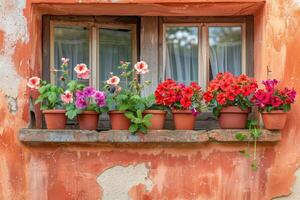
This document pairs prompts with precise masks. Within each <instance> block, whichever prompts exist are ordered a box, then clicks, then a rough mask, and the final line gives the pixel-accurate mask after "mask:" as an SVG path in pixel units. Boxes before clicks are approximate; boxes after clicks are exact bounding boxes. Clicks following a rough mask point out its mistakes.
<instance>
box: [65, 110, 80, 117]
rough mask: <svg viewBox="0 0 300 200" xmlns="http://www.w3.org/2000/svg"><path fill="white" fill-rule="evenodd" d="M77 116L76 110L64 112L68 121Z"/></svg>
mask: <svg viewBox="0 0 300 200" xmlns="http://www.w3.org/2000/svg"><path fill="white" fill-rule="evenodd" d="M77 114H78V112H77V110H68V111H67V112H66V115H67V117H68V118H69V119H74V117H76V116H77Z"/></svg>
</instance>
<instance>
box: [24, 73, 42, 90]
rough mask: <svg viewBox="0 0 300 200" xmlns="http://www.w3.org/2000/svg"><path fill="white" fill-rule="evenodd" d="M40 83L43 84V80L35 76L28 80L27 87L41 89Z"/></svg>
mask: <svg viewBox="0 0 300 200" xmlns="http://www.w3.org/2000/svg"><path fill="white" fill-rule="evenodd" d="M40 83H41V79H40V78H39V77H37V76H33V77H31V78H30V79H29V80H28V82H27V86H28V87H30V88H32V89H39V88H40Z"/></svg>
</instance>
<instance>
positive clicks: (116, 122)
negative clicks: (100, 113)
mask: <svg viewBox="0 0 300 200" xmlns="http://www.w3.org/2000/svg"><path fill="white" fill-rule="evenodd" d="M124 113H125V112H122V111H116V110H113V111H109V112H108V115H109V119H110V124H111V129H112V130H128V129H129V126H130V124H131V122H130V120H129V119H128V118H127V117H126V116H125V114H124Z"/></svg>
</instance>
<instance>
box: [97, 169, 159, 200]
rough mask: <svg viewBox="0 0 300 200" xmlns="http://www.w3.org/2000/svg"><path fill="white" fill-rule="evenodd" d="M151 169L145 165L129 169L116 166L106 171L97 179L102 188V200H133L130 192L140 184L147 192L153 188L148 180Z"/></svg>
mask: <svg viewBox="0 0 300 200" xmlns="http://www.w3.org/2000/svg"><path fill="white" fill-rule="evenodd" d="M148 174H149V169H148V168H147V167H146V165H145V164H144V163H142V164H138V165H129V166H127V167H123V166H114V167H111V168H109V169H107V170H105V171H104V172H103V173H102V174H100V175H99V176H98V178H97V182H98V184H99V185H100V187H101V188H102V200H112V199H118V200H131V198H130V196H129V194H128V192H129V190H130V189H131V188H132V187H134V186H136V185H139V184H143V185H145V186H146V190H147V191H151V190H152V187H153V183H152V181H151V180H150V179H149V178H148Z"/></svg>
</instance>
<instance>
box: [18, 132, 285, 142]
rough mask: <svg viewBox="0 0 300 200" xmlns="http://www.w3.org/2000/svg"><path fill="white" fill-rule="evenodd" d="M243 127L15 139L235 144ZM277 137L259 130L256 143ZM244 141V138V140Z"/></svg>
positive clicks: (55, 134)
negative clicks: (236, 136) (237, 135)
mask: <svg viewBox="0 0 300 200" xmlns="http://www.w3.org/2000/svg"><path fill="white" fill-rule="evenodd" d="M247 132H248V130H247V129H241V130H237V129H214V130H209V131H206V130H196V131H185V130H155V131H149V132H148V133H147V134H145V135H143V134H136V135H132V134H131V133H129V132H128V131H122V130H109V131H100V132H98V131H86V130H77V129H66V130H47V129H21V130H20V131H19V135H18V136H19V140H20V141H21V142H22V143H25V144H28V145H31V144H64V143H65V144H90V143H91V144H131V143H133V144H145V143H150V144H199V143H207V142H217V143H238V142H241V141H239V140H237V139H236V138H235V135H236V134H237V133H247ZM280 140H281V133H280V131H269V130H265V129H264V130H262V136H261V137H260V138H259V139H258V142H263V143H274V142H278V141H280ZM244 142H247V141H244Z"/></svg>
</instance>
